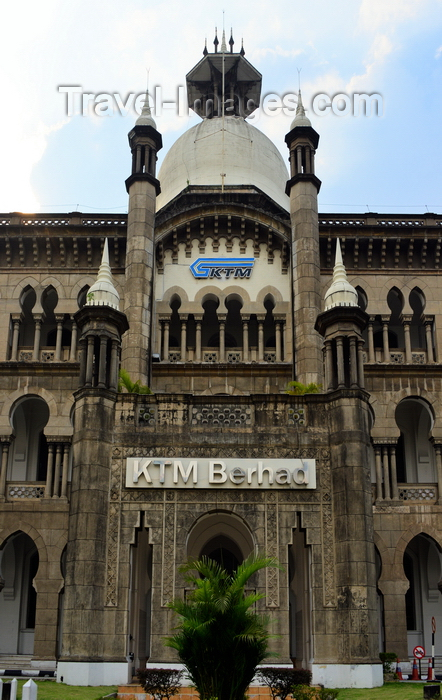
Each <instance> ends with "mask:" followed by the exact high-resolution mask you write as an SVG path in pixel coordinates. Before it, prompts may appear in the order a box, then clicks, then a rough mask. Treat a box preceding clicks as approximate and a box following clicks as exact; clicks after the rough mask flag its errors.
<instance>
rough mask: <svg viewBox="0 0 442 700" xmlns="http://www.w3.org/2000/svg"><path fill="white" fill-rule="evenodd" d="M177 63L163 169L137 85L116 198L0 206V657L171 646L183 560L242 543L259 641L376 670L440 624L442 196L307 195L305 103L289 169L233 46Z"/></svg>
mask: <svg viewBox="0 0 442 700" xmlns="http://www.w3.org/2000/svg"><path fill="white" fill-rule="evenodd" d="M223 75H224V81H223V80H222V76H223ZM187 80H188V92H189V98H190V101H191V103H192V104H193V105H194V107H195V110H196V111H198V113H200V115H201V116H202V117H203V119H202V121H201V123H200V124H198V125H197V126H196V127H193V128H192V129H190V130H189V131H188V132H186V133H185V134H184V135H183V136H182V137H181V138H180V139H178V141H177V142H176V144H175V145H174V146H172V148H171V149H170V151H169V153H168V154H167V155H166V157H165V159H164V162H163V165H162V167H161V169H160V171H159V173H158V174H157V173H156V159H157V153H158V151H159V150H160V149H161V146H162V141H161V135H160V133H159V131H158V129H157V126H156V124H155V122H154V120H153V119H152V116H151V114H150V110H149V107H148V104H147V103H146V105H145V107H144V109H143V113H142V115H141V117H140V118H139V119H138V120H137V122H136V124H135V126H134V128H133V129H132V131H131V132H130V134H129V144H130V149H131V152H132V173H131V175H130V176H129V178H128V180H127V182H126V186H127V190H128V194H129V213H128V215H127V216H126V215H112V216H110V215H107V214H103V215H94V216H86V215H84V214H82V213H79V212H74V213H67V214H66V215H63V216H62V215H58V216H56V215H24V214H19V213H13V214H8V215H2V216H0V251H1V258H0V261H1V262H0V293H1V299H2V308H3V313H2V314H1V316H0V324H1V326H2V327H1V333H0V339H1V340H0V343H1V345H0V396H1V400H0V440H1V444H2V460H1V469H0V555H1V560H0V576H1V578H0V586H1V588H2V590H1V592H0V618H1V620H2V623H1V626H0V665H1V663H2V660H3V665H5V664H7V661H8V660H9V659H11V657H18V658H19V659H22V661H23V663H26V662H29V663H31V664H32V665H33V666H34V667H36V668H52V667H55V665H56V664H57V666H58V670H57V672H58V677H59V678H60V679H63V680H64V681H65V682H68V683H79V682H80V683H84V684H99V683H117V682H125V681H126V680H127V678H128V676H129V675H130V673H131V671H132V668H133V667H134V666H137V667H138V666H141V665H143V664H145V663H146V661H149V663H154V664H155V665H158V664H160V663H163V664H164V663H174V662H176V658H175V657H174V654H173V652H172V650H171V649H168V648H165V647H164V645H163V643H162V638H163V636H164V635H165V634H167V633H168V632H170V630H171V629H172V627H173V624H174V623H173V616H172V613H171V611H170V610H169V608H168V607H167V604H168V602H169V601H171V600H172V599H173V598H174V597H176V596H183V595H185V583H184V581H183V579H182V577H181V575H180V573H179V566H180V564H182V563H183V562H185V561H186V560H187V558H188V557H190V556H201V555H203V554H205V555H208V556H212V557H214V558H215V559H217V560H220V561H223V562H224V563H225V564H226V565H227V566H230V567H235V566H236V565H237V564H238V563H239V562H241V561H242V560H243V559H244V558H245V557H247V555H248V554H250V553H251V552H252V551H261V552H266V553H267V554H270V555H274V556H275V557H277V558H278V560H279V561H280V562H281V564H282V565H283V570H278V569H269V570H267V571H264V572H260V573H259V574H257V575H256V577H255V579H254V580H253V581H252V585H253V586H254V588H256V590H259V591H262V592H263V593H264V594H265V599H264V600H263V601H262V604H261V607H262V610H263V611H265V612H267V613H270V614H271V617H272V621H273V622H272V632H273V633H275V634H277V635H279V636H278V638H277V640H275V641H274V642H273V643H272V644H273V650H274V651H277V652H278V654H279V656H278V663H285V664H288V663H292V662H293V663H295V664H296V666H303V667H309V668H311V669H312V671H313V677H314V680H315V681H317V682H323V683H325V684H326V685H329V686H333V685H334V686H339V685H342V686H348V685H358V686H360V687H372V686H376V685H379V684H380V683H382V670H381V666H380V664H379V651H380V650H386V651H394V652H396V653H397V654H398V656H399V657H400V658H401V659H408V658H409V657H410V655H411V654H412V649H413V647H414V646H415V645H416V644H423V645H424V646H427V648H429V647H430V644H431V629H432V628H431V624H432V618H434V621H435V623H436V629H437V630H439V631H438V632H436V645H437V643H438V639H439V638H440V635H441V629H442V612H441V601H440V590H441V587H442V583H441V579H442V576H441V562H442V557H441V547H442V524H441V523H442V521H441V512H442V502H441V500H440V499H441V498H442V496H441V495H440V494H441V493H442V426H441V415H442V412H441V407H440V401H441V398H442V386H441V379H442V373H441V372H442V370H441V367H442V365H441V364H440V359H441V358H440V353H441V352H442V350H441V348H442V285H441V284H440V264H441V262H440V257H441V244H442V217H441V216H437V215H433V214H426V215H424V216H395V215H388V216H382V217H381V216H379V215H377V214H375V213H368V214H361V215H348V216H347V215H327V214H322V215H319V216H318V213H317V193H318V190H319V187H320V181H319V180H318V178H317V176H316V175H315V172H314V158H315V151H316V149H317V148H318V141H319V136H318V134H317V133H316V131H315V130H314V129H313V127H312V125H311V123H310V121H309V120H308V118H307V117H306V116H305V112H304V110H303V108H302V101H301V100H299V104H298V110H297V115H296V117H295V119H294V121H293V123H292V126H291V128H290V131H289V133H288V134H287V137H286V143H287V147H288V152H287V155H288V159H289V166H290V170H287V169H286V166H285V163H284V160H283V158H282V157H281V155H280V153H279V151H278V150H277V148H276V147H275V145H274V144H272V143H271V142H270V140H269V139H267V137H265V136H264V135H263V134H262V133H261V132H259V131H258V130H257V129H256V128H254V127H253V126H251V125H250V124H249V123H248V122H247V121H245V119H244V116H247V110H249V111H250V109H251V107H250V104H251V102H250V101H251V100H254V101H255V102H258V101H259V90H260V82H261V76H260V74H259V73H258V72H257V71H256V70H255V69H254V68H253V66H251V65H250V63H249V62H248V61H247V59H246V58H245V56H244V52H243V51H241V52H240V53H235V52H234V51H233V44H230V50H228V49H227V48H226V46H225V43H224V44H222V45H221V50H218V44H216V45H215V52H214V53H207V51H205V53H204V56H203V59H202V60H201V61H200V62H199V63H198V64H197V66H195V68H194V69H193V70H192V71H191V72H190V73H189V75H188V76H187ZM222 84H224V97H225V99H224V101H223V99H222V92H221V90H222V87H221V86H222ZM227 95H228V96H229V99H230V100H231V101H230V103H229V106H230V110H229V111H227V109H226V108H224V109H223V104H224V106H225V105H226V104H227V102H226V96H227ZM106 241H107V243H106ZM339 241H340V246H339ZM341 255H342V258H341ZM344 265H345V267H344ZM98 270H100V272H99V275H98V279H97V271H98ZM120 366H121V367H122V368H124V369H125V370H127V372H128V373H129V375H130V378H131V379H132V380H133V381H134V382H135V381H138V380H139V381H140V383H141V384H142V385H149V386H150V387H151V388H152V391H153V393H152V394H138V393H132V392H131V393H127V392H125V391H123V392H118V391H117V385H118V368H119V367H120ZM293 379H296V380H298V381H300V382H302V383H304V384H309V383H311V382H314V383H317V384H321V389H320V392H319V393H317V394H311V393H310V394H306V395H300V396H296V395H290V394H287V393H286V392H285V389H286V386H287V383H288V382H289V381H291V380H293ZM438 635H439V637H438ZM439 648H440V644H439ZM437 649H438V647H437V646H436V653H437ZM438 663H440V659H439V660H438Z"/></svg>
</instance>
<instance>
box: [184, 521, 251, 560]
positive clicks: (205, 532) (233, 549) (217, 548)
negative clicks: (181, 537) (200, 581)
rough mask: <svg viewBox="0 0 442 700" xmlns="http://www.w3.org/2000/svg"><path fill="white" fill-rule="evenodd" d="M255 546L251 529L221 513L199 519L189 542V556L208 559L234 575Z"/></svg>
mask: <svg viewBox="0 0 442 700" xmlns="http://www.w3.org/2000/svg"><path fill="white" fill-rule="evenodd" d="M253 551H255V542H254V538H253V535H252V532H251V531H250V530H249V528H248V526H247V525H246V523H245V522H244V520H242V518H240V517H239V516H237V515H235V514H234V513H229V512H224V511H217V512H216V513H207V514H206V515H203V516H202V517H201V518H199V519H198V520H197V521H196V523H195V524H194V525H193V527H192V528H191V530H190V532H189V535H188V538H187V555H188V557H189V558H192V559H198V558H199V557H201V556H204V555H205V556H208V557H211V558H212V559H214V560H215V561H217V562H218V563H220V564H222V565H223V566H225V568H226V569H228V570H230V571H233V570H235V569H236V568H237V567H238V565H239V564H241V563H242V562H243V561H244V559H246V558H247V557H248V556H249V554H251V553H252V552H253Z"/></svg>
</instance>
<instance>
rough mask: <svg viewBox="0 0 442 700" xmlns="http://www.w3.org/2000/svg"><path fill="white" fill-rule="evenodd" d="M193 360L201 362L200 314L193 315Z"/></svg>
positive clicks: (201, 318)
mask: <svg viewBox="0 0 442 700" xmlns="http://www.w3.org/2000/svg"><path fill="white" fill-rule="evenodd" d="M194 318H195V361H196V362H201V324H202V320H203V317H202V315H201V316H200V315H198V316H197V315H195V316H194Z"/></svg>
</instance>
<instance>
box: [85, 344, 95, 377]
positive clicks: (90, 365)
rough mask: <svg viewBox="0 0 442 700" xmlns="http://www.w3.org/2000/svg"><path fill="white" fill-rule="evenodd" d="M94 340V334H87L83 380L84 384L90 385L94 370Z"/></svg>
mask: <svg viewBox="0 0 442 700" xmlns="http://www.w3.org/2000/svg"><path fill="white" fill-rule="evenodd" d="M94 342H95V338H94V336H93V335H89V336H88V338H87V350H86V377H85V382H84V383H85V386H92V379H93V377H92V372H93V370H94Z"/></svg>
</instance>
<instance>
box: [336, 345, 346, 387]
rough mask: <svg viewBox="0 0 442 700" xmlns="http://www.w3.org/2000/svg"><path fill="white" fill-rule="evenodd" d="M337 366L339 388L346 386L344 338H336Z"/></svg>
mask: <svg viewBox="0 0 442 700" xmlns="http://www.w3.org/2000/svg"><path fill="white" fill-rule="evenodd" d="M336 364H337V369H338V388H339V389H340V388H341V387H343V386H345V374H344V346H343V340H342V338H336Z"/></svg>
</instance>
